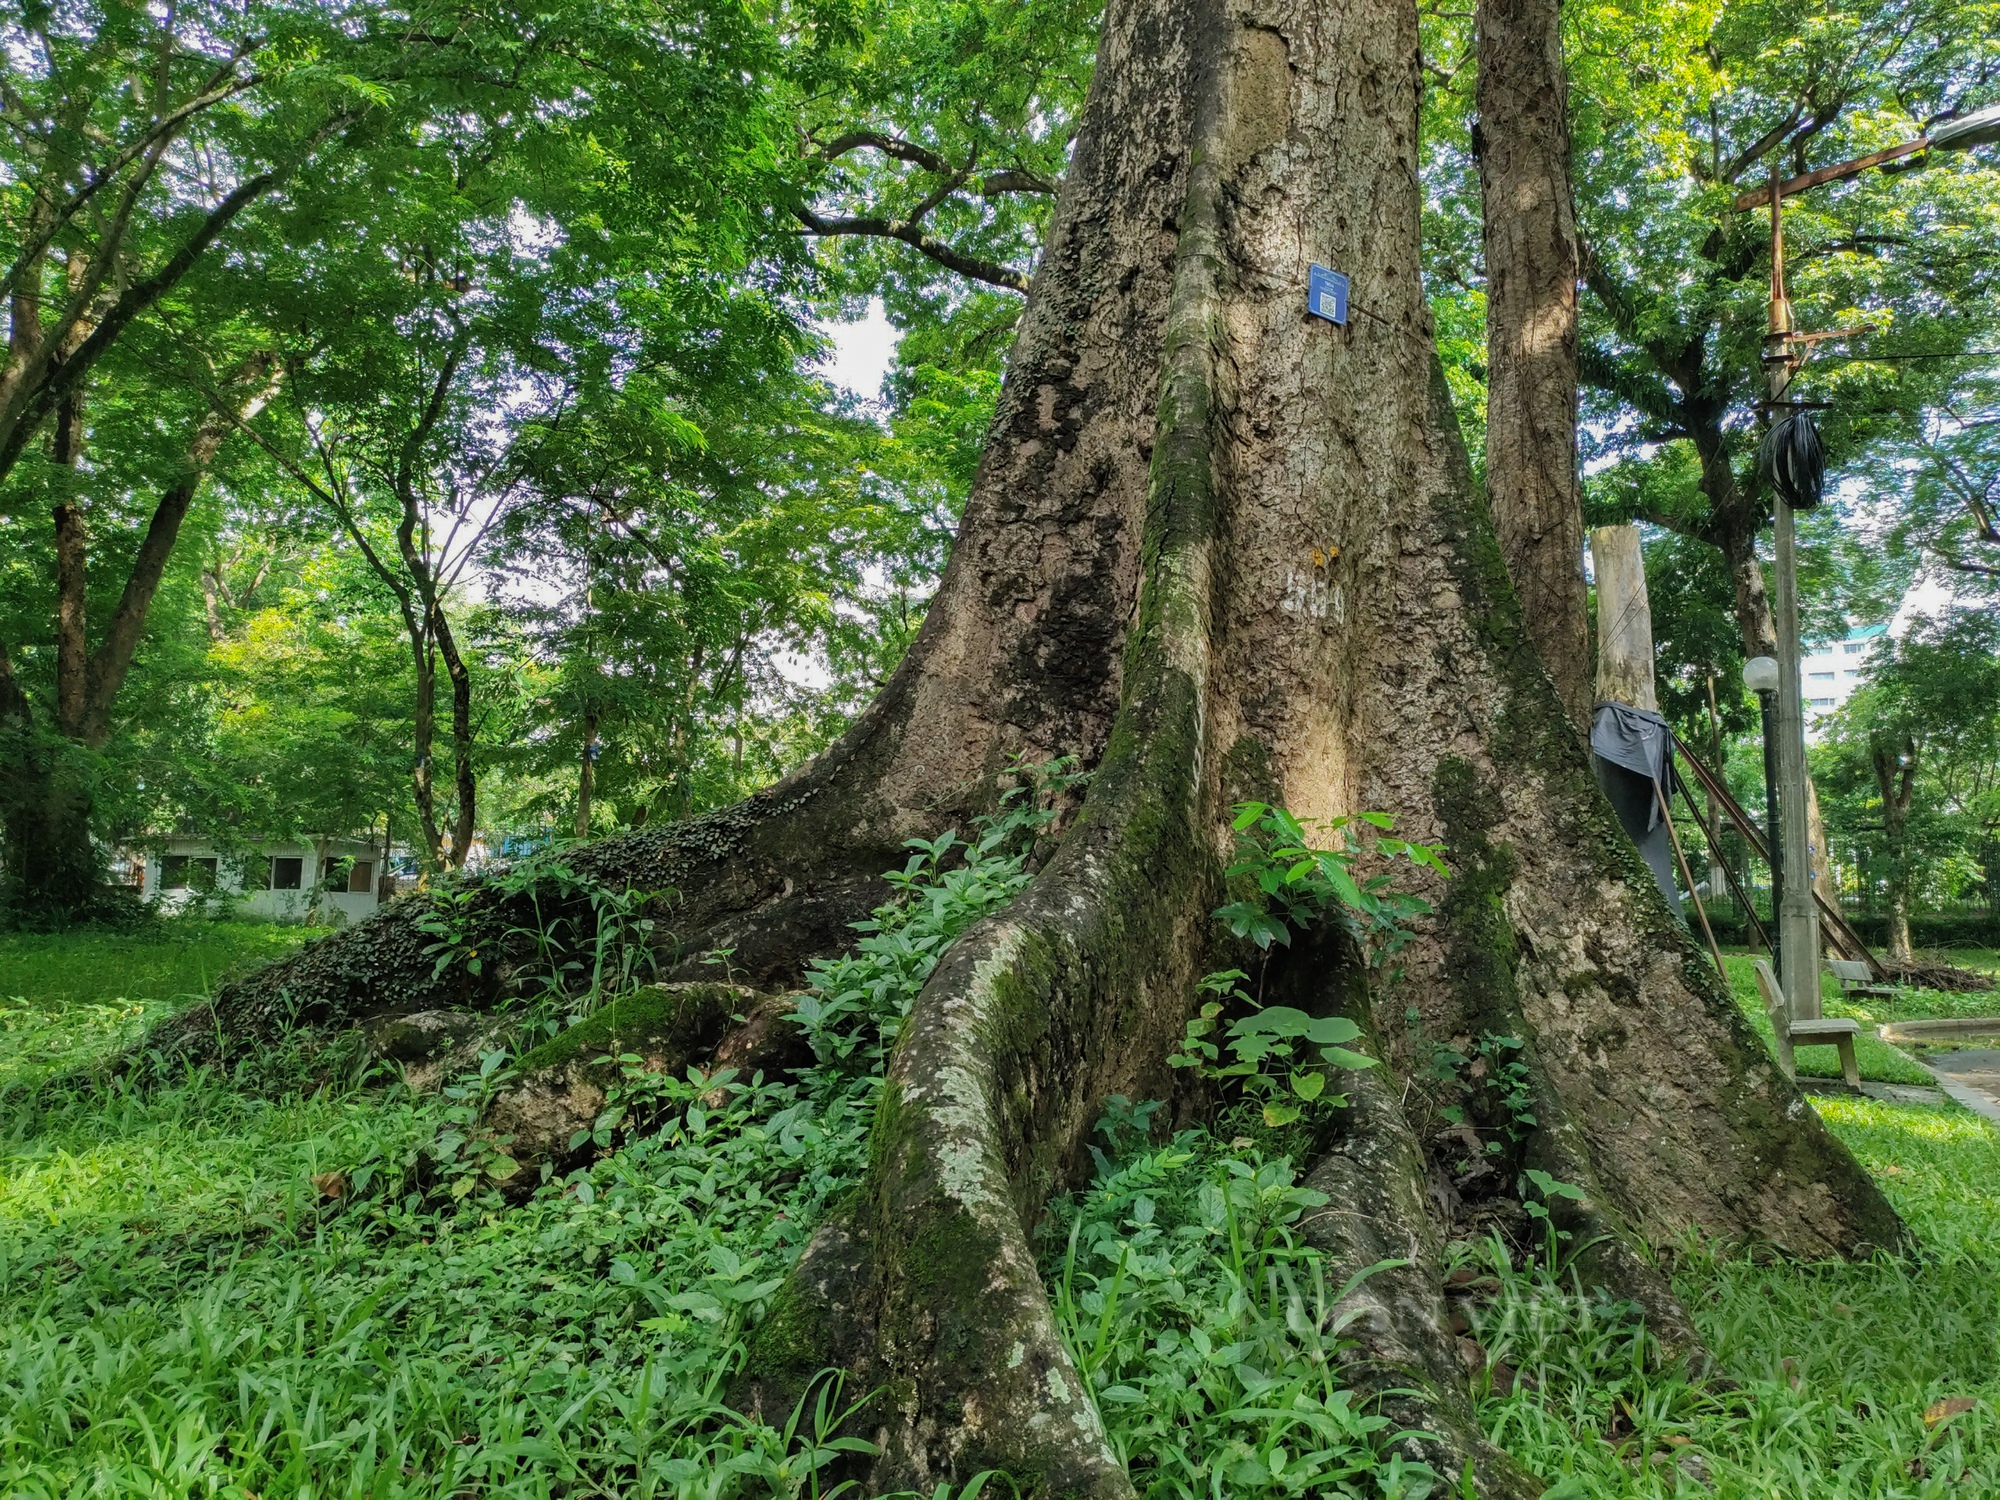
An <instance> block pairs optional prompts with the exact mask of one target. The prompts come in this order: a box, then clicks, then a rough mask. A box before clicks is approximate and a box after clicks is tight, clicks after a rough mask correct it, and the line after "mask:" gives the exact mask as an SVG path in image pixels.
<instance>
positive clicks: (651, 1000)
mask: <svg viewBox="0 0 2000 1500" xmlns="http://www.w3.org/2000/svg"><path fill="white" fill-rule="evenodd" d="M755 999H756V995H755V994H754V992H752V991H750V990H747V989H744V988H742V987H741V986H739V985H733V984H661V985H651V986H648V987H647V988H645V989H642V990H634V991H633V992H632V993H631V994H629V995H620V996H619V997H618V998H617V999H615V1000H610V1001H607V1002H606V1003H605V1004H604V1005H603V1006H602V1007H601V1008H599V1009H598V1010H596V1011H594V1012H592V1013H591V1014H590V1015H588V1016H586V1017H585V1018H584V1019H583V1020H581V1021H579V1022H577V1024H576V1025H574V1026H572V1027H570V1028H569V1029H568V1030H566V1031H563V1032H561V1033H559V1034H558V1035H556V1036H553V1037H551V1038H550V1039H549V1040H548V1041H546V1042H543V1043H542V1044H541V1045H540V1046H539V1047H536V1048H534V1049H533V1050H532V1051H530V1052H527V1053H525V1054H523V1055H522V1056H521V1058H520V1059H519V1060H518V1061H517V1062H516V1064H515V1067H516V1070H517V1071H518V1072H520V1073H523V1074H533V1073H547V1072H553V1071H555V1070H556V1069H559V1068H563V1067H566V1066H567V1065H568V1064H570V1063H571V1062H574V1061H578V1060H588V1059H592V1058H597V1057H604V1056H614V1057H615V1056H617V1055H618V1054H619V1053H621V1052H658V1053H662V1054H669V1055H670V1056H671V1059H672V1063H671V1065H673V1066H681V1065H684V1064H685V1063H687V1062H692V1061H693V1060H694V1059H695V1058H696V1056H697V1055H699V1054H702V1053H706V1052H707V1051H709V1050H711V1049H713V1047H714V1046H715V1044H716V1043H717V1042H718V1041H720V1040H721V1038H722V1034H723V1031H724V1029H725V1028H726V1027H727V1026H728V1024H729V1021H730V1019H731V1017H733V1016H735V1015H738V1014H740V1013H741V1012H742V1011H743V1010H745V1009H746V1008H747V1007H748V1006H749V1005H750V1004H752V1003H753V1002H754V1001H755Z"/></svg>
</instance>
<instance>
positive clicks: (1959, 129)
mask: <svg viewBox="0 0 2000 1500" xmlns="http://www.w3.org/2000/svg"><path fill="white" fill-rule="evenodd" d="M1925 134H1926V135H1928V136H1929V137H1930V143H1931V150H1933V151H1970V150H1971V149H1972V148H1973V147H1974V146H1991V145H1993V144H1994V143H1995V142H2000V104H1989V105H1988V106H1987V107H1986V108H1985V109H1981V110H1975V111H1973V113H1971V114H1969V115H1960V116H1959V117H1958V118H1957V119H1956V120H1946V121H1942V122H1941V123H1939V124H1937V125H1934V126H1933V127H1931V129H1930V130H1928V131H1926V132H1925Z"/></svg>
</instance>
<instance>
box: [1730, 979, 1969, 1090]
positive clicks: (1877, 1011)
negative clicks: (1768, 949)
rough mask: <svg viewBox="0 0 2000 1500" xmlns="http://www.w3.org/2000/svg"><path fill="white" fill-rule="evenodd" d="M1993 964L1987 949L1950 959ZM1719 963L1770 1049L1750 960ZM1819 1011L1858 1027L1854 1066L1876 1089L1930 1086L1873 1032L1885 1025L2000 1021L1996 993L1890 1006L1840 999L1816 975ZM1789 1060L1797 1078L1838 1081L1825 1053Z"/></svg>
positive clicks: (1832, 983) (1900, 1000) (1922, 997)
mask: <svg viewBox="0 0 2000 1500" xmlns="http://www.w3.org/2000/svg"><path fill="white" fill-rule="evenodd" d="M1993 959H1994V953H1993V950H1992V949H1990V948H1987V949H1961V950H1959V951H1957V952H1954V953H1953V954H1952V955H1951V961H1952V962H1953V963H1956V964H1959V965H1961V966H1963V967H1966V968H1974V969H1991V968H1993V967H1994V963H1993ZM1722 963H1723V967H1724V968H1725V969H1727V970H1728V972H1729V987H1730V990H1731V992H1732V993H1734V995H1735V996H1736V1001H1737V1003H1738V1004H1739V1005H1741V1006H1742V1007H1743V1013H1744V1014H1745V1015H1746V1016H1748V1017H1749V1018H1750V1024H1751V1025H1752V1026H1754V1027H1756V1029H1757V1034H1758V1035H1759V1036H1761V1037H1763V1038H1764V1042H1765V1045H1766V1046H1768V1045H1770V1042H1771V1021H1770V1018H1769V1017H1768V1016H1766V1015H1765V1014H1764V1001H1763V997H1762V996H1760V995H1759V994H1758V992H1757V979H1756V975H1755V973H1754V970H1753V968H1752V965H1753V964H1754V963H1755V957H1754V956H1753V955H1752V954H1750V953H1748V952H1742V951H1736V952H1731V951H1727V950H1725V951H1724V953H1723V955H1722ZM1820 1008H1821V1011H1822V1012H1823V1013H1824V1014H1826V1015H1829V1016H1852V1017H1853V1018H1854V1019H1855V1020H1857V1021H1859V1022H1860V1023H1861V1034H1860V1035H1859V1036H1858V1037H1856V1038H1855V1040H1854V1060H1855V1062H1856V1063H1857V1064H1858V1065H1859V1067H1860V1069H1861V1076H1862V1078H1864V1079H1867V1080H1870V1081H1872V1082H1876V1083H1910V1084H1932V1083H1935V1082H1936V1080H1935V1079H1933V1078H1932V1077H1931V1075H1930V1074H1928V1073H1926V1072H1925V1071H1924V1070H1923V1069H1922V1068H1920V1067H1918V1066H1917V1065H1916V1064H1915V1063H1913V1062H1911V1061H1910V1060H1909V1058H1907V1057H1906V1056H1904V1055H1903V1054H1902V1053H1901V1052H1899V1051H1897V1049H1896V1048H1894V1047H1891V1046H1890V1045H1889V1044H1888V1043H1887V1042H1884V1041H1883V1040H1881V1039H1880V1038H1879V1037H1877V1036H1876V1035H1875V1028H1876V1027H1877V1026H1880V1025H1881V1024H1882V1023H1883V1022H1885V1021H1916V1020H1931V1019H1936V1018H1943V1017H1954V1016H1993V1015H2000V989H1996V990H1985V991H1977V992H1974V993H1971V994H1963V995H1955V994H1946V993H1944V992H1943V991H1940V990H1903V991H1901V992H1899V994H1898V995H1897V997H1896V998H1895V999H1894V1000H1849V999H1847V998H1846V997H1845V996H1843V995H1842V994H1841V991H1840V984H1839V982H1838V981H1837V980H1835V979H1834V978H1833V977H1832V976H1831V975H1828V974H1825V973H1822V974H1821V976H1820ZM1794 1060H1795V1062H1796V1065H1797V1068H1798V1073H1799V1076H1800V1077H1801V1078H1838V1077H1839V1076H1840V1059H1839V1057H1838V1056H1837V1055H1836V1054H1835V1053H1834V1050H1833V1048H1831V1047H1804V1048H1800V1049H1799V1051H1798V1052H1797V1054H1796V1056H1795V1059H1794Z"/></svg>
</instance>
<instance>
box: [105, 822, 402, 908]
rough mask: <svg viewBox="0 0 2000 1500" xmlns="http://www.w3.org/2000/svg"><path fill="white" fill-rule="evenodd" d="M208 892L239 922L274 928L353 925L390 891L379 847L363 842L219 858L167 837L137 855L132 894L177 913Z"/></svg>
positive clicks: (267, 847) (274, 847)
mask: <svg viewBox="0 0 2000 1500" xmlns="http://www.w3.org/2000/svg"><path fill="white" fill-rule="evenodd" d="M205 891H214V892H218V893H220V894H223V895H226V896H233V897H236V898H238V899H236V900H235V901H233V902H232V903H231V904H232V905H233V906H234V907H235V909H236V910H237V911H239V912H241V913H243V914H244V915H245V916H253V917H268V918H271V919H272V920H274V921H293V922H297V921H304V920H306V919H307V918H315V919H317V920H320V921H330V922H334V923H336V924H340V923H346V922H352V921H356V920H358V919H359V918H361V917H365V916H367V915H368V914H369V913H370V912H372V911H374V910H375V908H376V907H377V906H379V905H380V904H381V903H382V902H384V901H386V900H388V899H389V897H390V896H393V895H394V894H395V892H396V876H395V874H394V873H393V870H391V871H385V870H384V869H383V868H382V847H381V845H379V844H375V843H370V842H369V841H367V840H365V839H318V840H314V841H312V842H305V841H302V840H293V841H283V840H278V841H273V842H271V843H267V844H262V845H258V846H256V847H255V848H254V849H253V850H252V851H251V852H249V853H243V852H237V853H225V852H223V851H222V850H219V849H218V848H217V847H216V846H215V845H214V843H212V842H211V841H210V840H208V839H205V838H197V837H187V838H170V839H168V840H167V841H166V844H165V847H164V848H162V849H158V850H155V851H154V852H152V853H149V854H147V855H146V856H145V872H144V876H143V879H142V882H141V884H140V895H141V896H142V897H143V898H144V899H145V900H148V901H159V902H162V903H164V904H166V905H168V906H183V905H186V904H187V902H188V901H190V900H192V899H194V898H195V897H196V896H197V895H198V894H199V893H201V892H205Z"/></svg>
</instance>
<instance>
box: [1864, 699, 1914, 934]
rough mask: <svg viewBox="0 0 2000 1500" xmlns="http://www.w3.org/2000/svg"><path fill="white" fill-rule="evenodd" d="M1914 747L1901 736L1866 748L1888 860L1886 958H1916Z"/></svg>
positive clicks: (1905, 736) (1912, 742) (1908, 740)
mask: <svg viewBox="0 0 2000 1500" xmlns="http://www.w3.org/2000/svg"><path fill="white" fill-rule="evenodd" d="M1917 754H1918V751H1917V744H1916V741H1915V740H1913V739H1911V738H1910V737H1909V736H1907V735H1904V736H1901V737H1899V738H1898V739H1896V740H1895V741H1893V742H1891V743H1888V744H1879V743H1878V744H1876V745H1873V746H1871V747H1870V748H1869V752H1868V759H1869V763H1870V765H1871V766H1872V768H1873V769H1874V772H1875V786H1876V789H1877V790H1878V791H1879V792H1880V793H1881V794H1882V845H1883V850H1884V852H1885V853H1886V854H1887V855H1888V856H1889V957H1890V958H1892V959H1894V960H1896V961H1897V962H1899V963H1909V962H1911V961H1912V960H1913V959H1914V958H1915V954H1914V953H1913V952H1912V951H1911V949H1910V851H1909V847H1908V829H1909V825H1910V804H1911V802H1912V801H1913V800H1914V794H1915V792H1916V785H1917Z"/></svg>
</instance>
